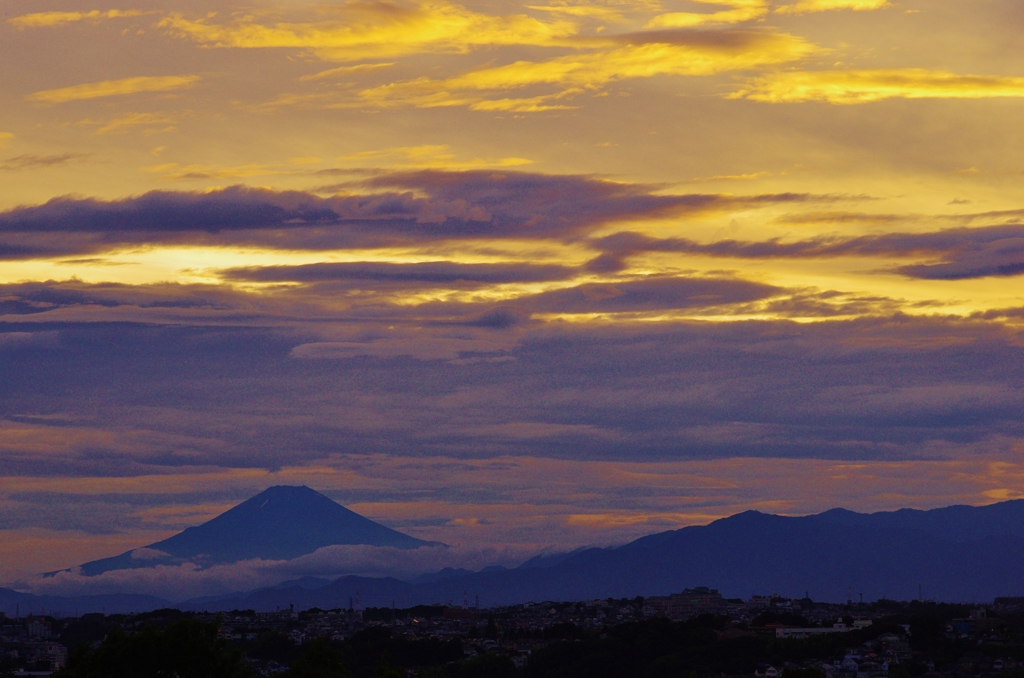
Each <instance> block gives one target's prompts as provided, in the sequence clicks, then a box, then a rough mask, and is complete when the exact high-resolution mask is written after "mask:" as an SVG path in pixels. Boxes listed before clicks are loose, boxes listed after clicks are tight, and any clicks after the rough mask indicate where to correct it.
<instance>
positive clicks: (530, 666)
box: [0, 587, 1024, 678]
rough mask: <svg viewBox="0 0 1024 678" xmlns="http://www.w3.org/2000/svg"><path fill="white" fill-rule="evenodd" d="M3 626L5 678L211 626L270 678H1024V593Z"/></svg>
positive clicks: (102, 618)
mask: <svg viewBox="0 0 1024 678" xmlns="http://www.w3.org/2000/svg"><path fill="white" fill-rule="evenodd" d="M0 621H2V625H0V658H2V659H0V672H3V673H2V674H0V675H14V676H25V675H50V674H51V673H52V672H54V671H59V670H60V669H62V668H65V671H66V670H67V669H66V667H67V666H68V657H69V653H70V654H71V655H74V653H76V652H78V653H79V654H81V653H83V652H88V651H89V650H90V649H94V648H96V647H102V646H103V643H104V642H109V641H107V640H106V639H107V638H109V637H110V634H111V633H114V634H115V635H116V634H118V633H120V634H125V633H128V634H131V633H139V632H140V629H153V628H157V629H173V628H175V627H176V625H177V626H181V625H183V624H195V625H197V626H206V627H208V628H209V629H210V630H211V631H212V632H213V633H214V634H215V638H216V641H215V642H216V643H220V645H221V646H222V648H223V651H224V652H236V653H238V655H239V657H240V658H242V661H243V662H244V665H245V666H247V667H248V668H250V669H251V670H252V671H253V672H254V674H258V675H262V676H270V675H282V676H290V675H299V674H297V673H294V672H293V673H289V671H290V668H289V664H290V663H294V662H296V661H298V662H299V665H300V666H301V665H302V660H301V659H299V658H300V657H302V656H303V653H304V652H307V653H308V652H311V651H312V650H310V648H318V647H320V646H328V647H332V648H336V651H337V652H339V653H340V654H341V655H344V656H346V657H347V660H348V662H349V663H350V664H352V663H354V665H355V667H356V669H357V670H356V671H355V673H353V674H352V675H357V676H358V675H364V673H365V675H381V670H382V669H381V667H384V666H386V667H387V670H389V671H391V672H392V673H394V675H402V676H445V675H451V676H505V675H508V676H514V675H522V676H555V675H566V676H574V675H579V672H580V671H581V670H582V664H589V663H591V661H590V660H589V659H586V658H585V653H583V652H580V651H579V649H578V648H579V646H580V645H581V644H583V645H585V646H588V647H589V646H601V647H603V648H604V649H603V652H604V653H605V654H607V655H609V656H608V657H607V658H606V661H607V662H608V665H607V666H605V667H604V669H598V670H594V669H593V668H592V667H591V668H590V669H588V670H589V671H590V672H591V674H592V675H599V676H600V675H616V674H615V673H614V671H615V670H622V669H621V667H622V666H623V663H624V662H626V663H627V666H632V669H631V671H635V673H631V675H677V673H675V671H678V670H680V668H679V667H680V666H683V665H685V664H681V663H680V662H691V663H690V664H689V668H688V669H687V670H690V671H699V672H700V673H701V674H702V675H712V674H713V675H719V674H720V675H721V676H724V677H727V678H741V677H742V678H752V677H756V678H777V677H778V676H781V675H783V674H786V673H789V674H790V675H797V676H825V677H826V678H888V677H889V676H892V677H893V678H919V677H920V676H928V677H929V678H995V677H1007V676H1013V675H1016V672H1017V671H1020V669H1021V668H1022V661H1024V598H1021V597H1018V598H998V599H996V600H994V601H992V602H990V603H987V604H971V605H967V604H950V603H946V604H942V603H934V602H931V601H921V600H915V601H910V602H897V601H891V600H879V601H875V602H872V603H861V602H854V601H853V600H850V601H848V602H846V603H843V604H834V603H820V602H815V601H812V600H811V599H809V598H802V599H788V598H782V597H780V596H777V595H774V596H771V595H769V596H761V595H755V596H751V597H750V598H749V599H748V600H745V601H744V600H742V599H738V598H735V599H727V598H723V597H722V596H721V595H720V594H719V592H718V591H716V590H714V589H709V588H706V587H698V588H694V589H691V590H686V591H682V592H679V593H676V594H672V595H670V596H662V597H649V598H646V599H645V598H640V597H638V598H636V599H633V600H629V599H620V600H615V599H612V598H609V599H606V600H591V601H580V602H554V601H546V602H538V603H526V604H521V605H512V606H504V607H495V608H488V609H484V608H476V607H466V606H464V605H454V606H453V605H446V604H437V605H422V606H417V607H414V608H406V609H402V608H374V607H369V608H360V607H358V606H357V604H356V602H355V601H353V602H352V606H351V607H349V608H348V609H343V608H339V609H334V610H320V609H317V608H313V609H309V610H304V611H296V610H295V609H294V608H286V609H282V610H275V611H273V612H255V611H253V610H232V611H228V612H223V613H186V612H181V611H178V610H156V611H153V612H149V613H142V614H123V615H104V614H102V613H92V614H86V615H83V616H81V617H55V616H48V615H43V614H27V615H25V616H20V617H19V616H14V617H7V616H5V617H2V618H0ZM115 629H116V630H115ZM165 632H167V633H170V632H171V631H169V630H168V631H165ZM658 662H662V663H664V664H665V665H664V666H662V667H660V668H658V667H657V666H656V664H657V663H658ZM615 667H618V668H615ZM72 668H74V667H73V666H72ZM367 671H368V672H367ZM395 672H397V673H395ZM60 675H79V674H76V673H74V672H72V673H70V674H67V673H61V674H60ZM331 675H334V674H331ZM337 675H341V674H340V673H339V674H337ZM385 675H391V674H390V673H385ZM618 675H623V674H621V673H620V674H618Z"/></svg>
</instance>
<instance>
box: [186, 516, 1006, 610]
mask: <svg viewBox="0 0 1024 678" xmlns="http://www.w3.org/2000/svg"><path fill="white" fill-rule="evenodd" d="M694 586H710V587H713V588H717V589H719V590H720V591H721V592H722V593H723V594H724V595H725V596H727V597H740V598H744V599H746V598H747V597H749V596H750V595H752V594H755V593H757V594H772V593H779V594H781V595H783V596H787V597H803V596H804V595H810V596H811V597H812V598H814V599H816V600H827V601H845V600H847V598H848V597H851V598H853V599H854V600H858V599H859V598H860V596H861V594H863V596H864V599H865V600H875V599H877V598H883V597H888V598H893V599H898V600H910V599H914V598H917V597H918V594H919V591H920V592H923V594H924V596H925V597H926V598H929V599H933V600H943V601H986V600H988V601H990V600H992V599H993V598H994V597H996V596H1004V595H1024V501H1009V502H1004V503H1001V504H994V505H992V506H984V507H972V506H952V507H949V508H944V509H936V510H933V511H916V510H901V511H896V512H892V513H874V514H861V513H854V512H852V511H845V510H832V511H827V512H825V513H821V514H818V515H813V516H806V517H798V518H792V517H784V516H776V515H770V514H764V513H759V512H756V511H747V512H745V513H740V514H737V515H734V516H731V517H729V518H724V519H722V520H716V521H715V522H713V523H711V524H710V525H706V526H697V527H685V528H683V529H680V530H673V531H670V532H661V533H659V534H653V535H650V536H647V537H643V538H640V539H637V540H636V541H633V542H630V543H629V544H626V545H624V546H620V547H617V548H608V549H596V548H595V549H587V550H584V551H581V552H577V553H574V554H571V555H568V556H566V557H564V558H557V557H551V558H547V559H543V558H542V559H532V560H531V561H528V562H527V563H524V564H523V565H522V566H520V567H518V568H515V569H509V570H499V571H490V572H478V573H469V574H467V573H464V572H458V571H452V572H450V573H449V576H442V577H439V578H436V579H434V580H433V581H429V582H427V581H423V580H422V578H421V580H420V581H419V582H404V581H399V580H397V579H374V578H368V577H341V578H339V579H336V580H335V581H333V582H331V583H330V584H327V585H325V586H322V587H319V588H312V589H310V588H302V589H299V588H298V587H289V586H278V587H276V588H274V589H262V590H257V591H253V592H250V593H246V594H243V595H236V596H222V597H220V598H218V599H216V600H210V601H204V602H203V603H202V604H201V605H194V604H193V603H190V602H186V603H184V604H183V606H185V607H189V606H195V607H203V608H205V609H210V610H229V609H244V608H254V609H257V610H270V609H274V608H276V607H287V606H288V605H290V604H294V605H295V606H296V607H299V608H307V607H314V606H316V607H322V608H333V607H347V606H348V604H349V600H350V599H355V598H358V599H359V600H360V602H361V603H362V604H363V605H365V606H389V605H391V604H392V602H394V604H396V605H399V606H408V605H414V604H421V603H434V602H441V603H445V602H454V603H455V604H460V603H461V602H462V601H463V600H464V599H468V600H470V601H475V600H476V597H477V596H479V598H480V601H481V604H482V605H485V606H491V605H497V604H510V603H517V602H525V601H542V600H585V599H594V598H605V597H609V596H613V597H616V598H623V597H634V596H638V595H643V596H649V595H663V594H668V593H672V592H677V591H681V590H682V589H684V588H688V587H694Z"/></svg>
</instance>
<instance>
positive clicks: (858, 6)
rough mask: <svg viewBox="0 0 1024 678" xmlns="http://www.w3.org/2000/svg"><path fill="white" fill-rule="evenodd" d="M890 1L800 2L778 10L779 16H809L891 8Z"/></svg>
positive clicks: (829, 0) (838, 0) (834, 0)
mask: <svg viewBox="0 0 1024 678" xmlns="http://www.w3.org/2000/svg"><path fill="white" fill-rule="evenodd" d="M889 6H890V4H889V0H800V1H799V2H797V3H795V4H792V5H783V6H781V7H778V8H776V10H775V11H776V12H777V13H778V14H809V13H811V12H827V11H829V10H834V9H852V10H854V11H868V10H873V9H883V8H885V7H889Z"/></svg>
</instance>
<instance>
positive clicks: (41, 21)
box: [7, 9, 149, 30]
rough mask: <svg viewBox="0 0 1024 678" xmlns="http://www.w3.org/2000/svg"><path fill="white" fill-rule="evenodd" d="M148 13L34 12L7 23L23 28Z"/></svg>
mask: <svg viewBox="0 0 1024 678" xmlns="http://www.w3.org/2000/svg"><path fill="white" fill-rule="evenodd" d="M148 13H149V12H143V11H140V10H136V9H128V10H120V9H112V10H109V11H106V12H101V11H99V10H98V9H94V10H92V11H91V12H36V13H35V14H24V15H22V16H16V17H14V18H13V19H8V20H7V23H9V24H10V25H12V26H14V27H15V28H18V29H21V30H24V29H26V28H52V27H54V26H63V25H64V24H70V23H74V22H76V21H83V20H85V19H92V20H97V19H124V18H128V17H134V16H142V15H144V14H148Z"/></svg>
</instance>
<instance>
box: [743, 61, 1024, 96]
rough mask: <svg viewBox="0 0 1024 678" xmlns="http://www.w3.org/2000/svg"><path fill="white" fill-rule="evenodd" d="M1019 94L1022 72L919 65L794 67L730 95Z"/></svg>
mask: <svg viewBox="0 0 1024 678" xmlns="http://www.w3.org/2000/svg"><path fill="white" fill-rule="evenodd" d="M992 97H1024V78H1010V77H1000V76H984V75H957V74H955V73H948V72H945V71H932V70H927V69H923V68H904V69H875V70H851V71H793V72H784V73H774V74H771V75H766V76H763V77H759V78H754V79H753V80H750V81H749V82H748V83H747V84H746V87H745V88H744V89H741V90H740V91H738V92H734V93H732V94H730V95H729V98H730V99H751V100H753V101H764V102H768V103H798V102H805V101H824V102H827V103H830V104H863V103H869V102H873V101H881V100H883V99H894V98H902V99H985V98H992Z"/></svg>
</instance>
